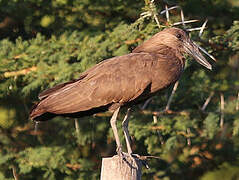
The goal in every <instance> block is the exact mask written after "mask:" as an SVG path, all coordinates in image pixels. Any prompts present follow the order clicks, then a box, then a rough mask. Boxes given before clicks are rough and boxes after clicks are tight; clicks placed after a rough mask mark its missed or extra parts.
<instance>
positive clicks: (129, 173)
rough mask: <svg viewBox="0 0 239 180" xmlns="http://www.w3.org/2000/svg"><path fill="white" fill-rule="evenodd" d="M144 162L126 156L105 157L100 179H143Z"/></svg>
mask: <svg viewBox="0 0 239 180" xmlns="http://www.w3.org/2000/svg"><path fill="white" fill-rule="evenodd" d="M141 169H142V162H141V160H139V159H137V158H132V157H129V156H126V157H125V159H122V157H119V156H118V155H115V156H113V157H109V158H103V160H102V167H101V176H100V180H141Z"/></svg>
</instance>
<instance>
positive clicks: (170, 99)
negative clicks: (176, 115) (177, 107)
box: [165, 81, 179, 111]
mask: <svg viewBox="0 0 239 180" xmlns="http://www.w3.org/2000/svg"><path fill="white" fill-rule="evenodd" d="M178 84H179V81H177V82H176V83H175V84H174V86H173V90H172V93H171V95H170V97H169V99H168V103H167V105H166V107H165V111H168V110H169V109H170V105H171V102H172V99H173V96H174V94H175V92H176V90H177V88H178Z"/></svg>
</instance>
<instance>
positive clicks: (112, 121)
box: [110, 107, 122, 156]
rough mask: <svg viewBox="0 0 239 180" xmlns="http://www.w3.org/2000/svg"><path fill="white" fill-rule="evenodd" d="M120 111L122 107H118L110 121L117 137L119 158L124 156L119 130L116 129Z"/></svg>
mask: <svg viewBox="0 0 239 180" xmlns="http://www.w3.org/2000/svg"><path fill="white" fill-rule="evenodd" d="M119 110H120V107H118V108H117V109H116V110H115V112H114V114H113V115H112V117H111V119H110V124H111V127H112V130H113V133H114V136H115V141H116V145H117V148H116V152H117V154H118V155H119V156H121V155H122V148H121V144H120V139H119V135H118V130H117V127H116V120H117V116H118V113H119Z"/></svg>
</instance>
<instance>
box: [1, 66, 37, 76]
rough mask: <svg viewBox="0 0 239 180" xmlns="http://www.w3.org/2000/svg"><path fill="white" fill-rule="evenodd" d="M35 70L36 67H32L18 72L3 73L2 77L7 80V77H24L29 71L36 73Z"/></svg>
mask: <svg viewBox="0 0 239 180" xmlns="http://www.w3.org/2000/svg"><path fill="white" fill-rule="evenodd" d="M36 70H37V67H36V66H33V67H31V68H26V69H22V70H20V71H12V72H5V73H4V74H3V76H4V77H5V78H9V77H12V76H19V75H26V74H28V73H30V72H31V71H36Z"/></svg>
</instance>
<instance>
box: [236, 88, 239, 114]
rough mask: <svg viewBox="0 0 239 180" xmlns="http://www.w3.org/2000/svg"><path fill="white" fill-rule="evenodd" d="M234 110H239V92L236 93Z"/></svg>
mask: <svg viewBox="0 0 239 180" xmlns="http://www.w3.org/2000/svg"><path fill="white" fill-rule="evenodd" d="M236 110H237V111H238V110H239V92H238V93H237V102H236Z"/></svg>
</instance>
